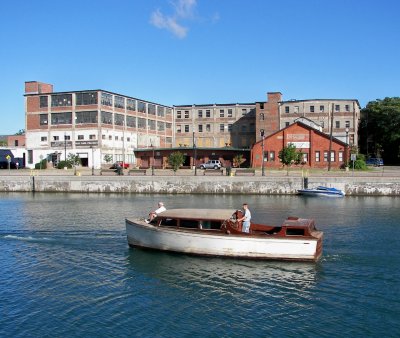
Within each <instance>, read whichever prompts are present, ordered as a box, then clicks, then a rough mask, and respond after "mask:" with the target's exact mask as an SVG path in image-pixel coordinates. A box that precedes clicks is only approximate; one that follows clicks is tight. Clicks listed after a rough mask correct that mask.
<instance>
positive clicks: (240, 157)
mask: <svg viewBox="0 0 400 338" xmlns="http://www.w3.org/2000/svg"><path fill="white" fill-rule="evenodd" d="M243 162H244V161H243V155H242V154H238V155H236V156H235V157H234V158H233V165H234V166H235V167H237V168H240V165H241V164H242V163H243Z"/></svg>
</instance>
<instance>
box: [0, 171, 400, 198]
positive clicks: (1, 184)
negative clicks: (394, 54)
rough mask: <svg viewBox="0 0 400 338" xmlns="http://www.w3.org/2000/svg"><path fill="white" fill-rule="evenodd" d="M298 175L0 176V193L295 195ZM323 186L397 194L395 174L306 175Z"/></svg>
mask: <svg viewBox="0 0 400 338" xmlns="http://www.w3.org/2000/svg"><path fill="white" fill-rule="evenodd" d="M303 184H304V179H303V178H302V177H300V176H296V177H290V176H279V177H273V176H265V177H262V176H261V177H260V176H258V177H257V176H254V177H248V176H246V177H245V176H243V177H237V176H236V177H230V176H57V175H55V176H29V175H25V176H0V192H71V193H157V194H267V195H268V194H271V195H277V194H279V195H290V194H296V193H297V190H298V189H301V188H303ZM318 185H324V186H328V187H335V188H338V189H342V190H344V191H345V192H346V195H354V196H363V195H371V196H400V178H399V177H348V176H347V177H340V176H338V177H326V176H318V177H308V186H309V187H316V186H318Z"/></svg>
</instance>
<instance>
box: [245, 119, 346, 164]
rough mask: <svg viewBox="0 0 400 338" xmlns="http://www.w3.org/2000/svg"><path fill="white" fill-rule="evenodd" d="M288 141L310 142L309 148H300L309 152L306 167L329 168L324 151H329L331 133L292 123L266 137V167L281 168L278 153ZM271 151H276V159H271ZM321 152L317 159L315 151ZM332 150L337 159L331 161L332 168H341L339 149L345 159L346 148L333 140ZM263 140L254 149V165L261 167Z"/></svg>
mask: <svg viewBox="0 0 400 338" xmlns="http://www.w3.org/2000/svg"><path fill="white" fill-rule="evenodd" d="M288 142H299V143H302V142H309V148H308V147H306V146H305V147H304V148H298V151H301V152H302V153H308V162H307V163H306V164H305V165H304V166H305V167H312V168H327V167H328V162H327V161H326V162H325V161H324V151H328V152H329V143H330V140H329V135H326V134H323V135H322V134H320V133H319V132H317V131H316V130H314V129H312V128H308V127H305V126H304V125H302V124H298V123H295V124H292V125H290V126H289V127H287V128H285V129H282V130H280V131H279V132H277V133H275V134H273V135H271V136H269V137H266V138H265V140H264V152H265V153H266V155H267V152H268V161H266V162H264V167H266V168H280V167H282V163H281V162H280V161H279V158H278V154H279V151H281V150H282V148H283V147H284V146H286V145H287V144H288ZM271 151H274V152H275V161H270V159H269V154H270V152H271ZM316 151H319V152H320V161H319V162H316V161H315V152H316ZM332 151H333V152H335V161H332V162H331V167H332V168H340V166H341V165H342V164H343V162H339V151H341V152H343V159H345V158H346V149H345V146H344V144H342V143H340V142H338V141H335V140H333V141H332ZM261 154H262V142H261V141H259V142H257V143H256V144H255V145H254V147H253V149H252V155H251V158H252V167H258V168H259V167H261V166H262V162H261V156H262V155H261Z"/></svg>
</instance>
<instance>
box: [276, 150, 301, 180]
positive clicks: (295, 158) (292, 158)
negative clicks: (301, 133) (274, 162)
mask: <svg viewBox="0 0 400 338" xmlns="http://www.w3.org/2000/svg"><path fill="white" fill-rule="evenodd" d="M278 158H279V159H280V160H281V162H282V164H283V165H284V166H286V169H287V173H286V175H289V168H290V166H291V165H292V164H299V163H300V162H301V158H302V154H301V152H298V151H297V150H296V146H295V145H294V144H293V143H289V144H288V145H287V146H286V147H284V148H283V149H282V150H281V151H280V152H279V154H278Z"/></svg>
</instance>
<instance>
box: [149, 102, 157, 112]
mask: <svg viewBox="0 0 400 338" xmlns="http://www.w3.org/2000/svg"><path fill="white" fill-rule="evenodd" d="M147 112H148V113H149V114H150V115H156V105H155V104H152V103H149V104H148V105H147Z"/></svg>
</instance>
